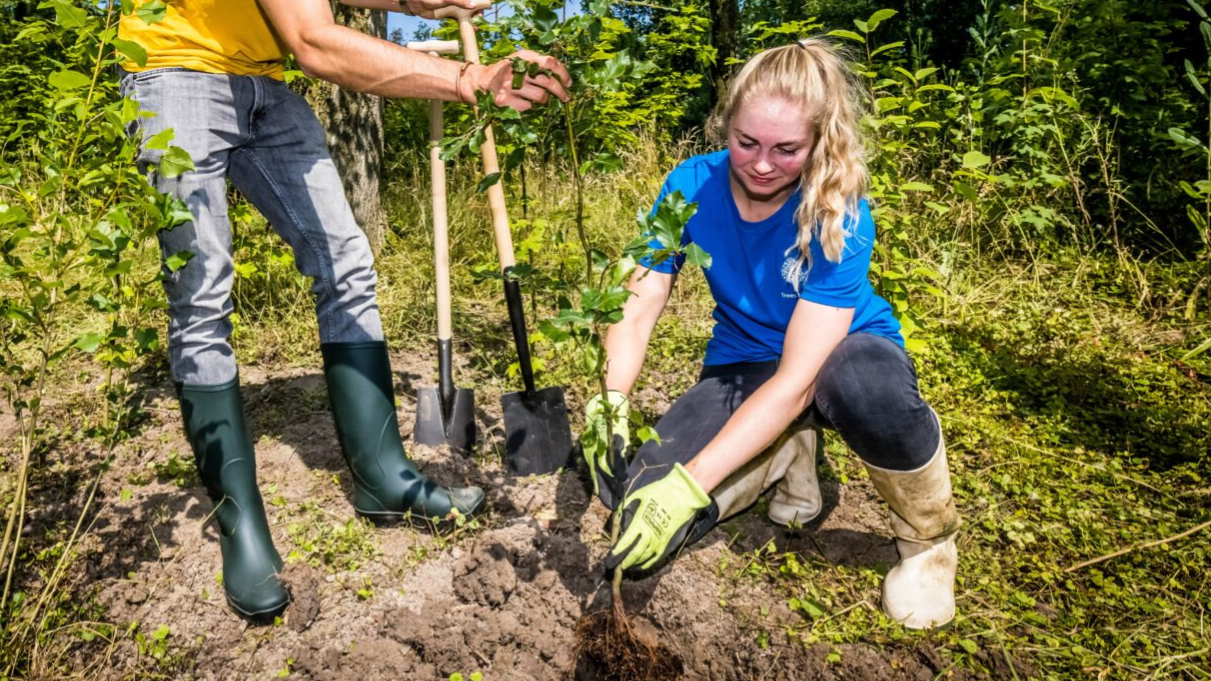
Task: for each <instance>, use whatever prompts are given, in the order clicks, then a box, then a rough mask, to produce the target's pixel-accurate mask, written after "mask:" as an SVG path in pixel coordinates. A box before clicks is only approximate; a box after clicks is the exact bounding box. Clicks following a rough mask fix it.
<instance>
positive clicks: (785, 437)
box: [711, 427, 820, 524]
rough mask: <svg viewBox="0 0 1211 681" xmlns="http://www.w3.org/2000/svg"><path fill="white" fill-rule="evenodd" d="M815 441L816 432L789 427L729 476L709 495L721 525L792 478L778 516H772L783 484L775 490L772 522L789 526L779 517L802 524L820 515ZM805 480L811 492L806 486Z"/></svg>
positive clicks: (772, 504)
mask: <svg viewBox="0 0 1211 681" xmlns="http://www.w3.org/2000/svg"><path fill="white" fill-rule="evenodd" d="M818 441H819V440H818V436H817V432H816V431H815V430H812V429H810V428H799V429H796V428H794V427H792V428H791V429H790V430H787V431H786V432H785V433H783V434H782V435H781V436H780V437H779V438H778V439H777V440H775V441H774V444H772V445H770V446H769V448H768V449H766V450H765V451H764V452H762V453H761V454H759V455H758V456H757V457H756V458H754V459H753V460H751V461H749V462H748V463H746V464H745V465H744V466H742V467H741V468H740V470H738V471H736V472H735V473H732V474H731V475H730V476H728V478H727V479H726V480H724V481H723V483H722V484H720V485H719V486H718V487H716V488H715V490H714V492H713V493H712V494H711V496H712V497H713V498H714V499H715V504H716V505H717V506H718V507H719V520H720V522H722V521H724V520H727V519H728V518H730V517H732V516H734V515H736V514H737V513H739V512H741V511H743V510H744V509H746V508H748V507H749V506H751V505H752V504H753V502H755V501H757V497H759V496H761V493H762V492H764V491H765V490H767V489H769V488H770V487H771V486H772V485H774V484H775V483H777V482H779V481H782V482H783V483H784V484H785V483H786V482H787V479H790V478H792V476H793V478H794V480H795V484H794V485H792V486H791V487H790V488H789V489H792V490H793V491H794V492H793V494H784V495H783V498H784V501H783V502H782V503H781V504H780V505H779V506H778V508H779V511H778V515H777V517H775V515H774V508H775V502H776V500H777V499H778V498H779V496H778V494H779V492H780V491H781V490H782V488H783V486H784V484H780V485H778V491H776V492H775V494H774V498H775V502H771V503H770V517H771V518H772V519H774V521H775V522H781V523H783V524H789V522H786V521H783V520H781V518H783V517H790V518H791V519H795V518H796V517H797V518H798V520H797V522H800V523H803V522H807V521H808V520H811V519H812V518H815V517H816V516H817V515H819V513H820V488H819V486H818V485H816V442H818ZM804 469H807V470H806V471H805V470H804ZM808 481H810V483H811V489H808V488H807V486H806V483H807V482H808ZM813 500H814V506H813V505H812V504H813Z"/></svg>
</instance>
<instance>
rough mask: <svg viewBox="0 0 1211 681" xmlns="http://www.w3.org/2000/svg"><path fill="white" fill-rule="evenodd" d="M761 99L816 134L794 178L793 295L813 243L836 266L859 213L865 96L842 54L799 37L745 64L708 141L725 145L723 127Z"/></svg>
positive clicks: (863, 168)
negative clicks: (796, 110)
mask: <svg viewBox="0 0 1211 681" xmlns="http://www.w3.org/2000/svg"><path fill="white" fill-rule="evenodd" d="M765 97H778V98H781V99H785V100H787V101H789V102H796V103H799V104H801V105H802V106H803V110H804V111H806V112H808V114H807V115H808V120H807V121H806V123H807V125H809V126H811V127H812V129H813V131H814V133H815V140H814V142H813V146H812V149H811V150H810V152H809V154H808V158H807V162H806V163H805V164H804V165H803V175H802V177H801V178H800V191H801V195H802V200H801V202H800V204H799V209H798V210H797V211H795V222H796V224H798V226H799V236H798V238H797V240H796V243H795V246H793V247H791V248H790V249H787V253H790V252H791V251H792V250H794V248H796V247H797V248H798V249H799V260H798V262H797V263H796V264H795V268H794V271H793V272H791V276H790V277H788V278H789V279H790V280H791V281H793V282H796V284H795V287H796V289H797V288H798V282H799V280H800V276H801V274H802V272H803V268H804V266H805V263H806V267H807V268H808V269H810V268H811V250H810V246H811V243H812V239H819V240H820V246H821V248H822V249H823V251H824V257H825V258H827V259H828V260H829V261H831V262H840V261H841V251H842V249H843V248H844V246H845V237H846V236H847V234H846V231H845V220H846V217H853V216H856V215H857V211H858V202H859V201H861V199H862V197H863V196H864V195H865V194H866V188H867V183H868V181H869V175H868V173H867V170H866V142H865V139H864V136H863V135H862V131H861V128H860V121H861V120H862V115H863V113H864V112H865V108H866V102H867V101H868V99H869V98H868V96H867V92H866V89H865V87H864V86H863V84H862V82H861V81H860V80H858V77H857V76H856V74H855V73H854V71H853V69H852V68H851V67H850V61H849V59H847V58H846V57H845V55H844V54H843V53H842V51H841V49H840V48H838V47H837V46H836V45H834V44H833V43H832V42H830V41H828V40H825V39H823V38H805V39H803V40H800V41H798V42H796V43H791V44H790V45H784V46H782V47H775V48H772V49H768V50H765V51H764V52H761V53H760V54H758V55H757V56H755V57H753V58H752V59H749V60H748V62H747V63H746V64H745V65H744V67H743V68H742V69H740V73H738V74H736V76H735V78H733V79H732V82H731V83H730V84H729V86H728V91H727V94H726V95H725V96H724V97H723V99H721V100H720V102H719V105H718V107H717V108H716V110H715V113H714V114H713V115H712V116H711V120H710V122H709V123H708V132H709V134H710V136H711V138H712V139H714V140H715V141H716V142H721V143H726V140H727V130H728V126H729V125H730V124H731V121H732V118H733V117H734V116H735V114H736V112H737V111H739V110H740V107H742V106H744V104H745V103H747V102H751V101H755V100H758V99H761V98H765Z"/></svg>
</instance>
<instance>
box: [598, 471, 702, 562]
mask: <svg viewBox="0 0 1211 681" xmlns="http://www.w3.org/2000/svg"><path fill="white" fill-rule="evenodd" d="M710 505H711V498H710V496H708V495H707V493H706V492H704V491H702V487H701V486H700V485H699V484H698V482H697V481H696V480H694V478H693V476H691V475H690V474H689V472H688V471H686V470H685V468H683V467H682V466H681V464H679V463H677V464H673V470H672V471H670V472H669V474H668V475H666V476H664V477H663V478H661V479H659V480H657V481H656V482H653V483H651V484H649V485H646V486H644V487H640V488H639V489H637V490H634V491H632V492H631V493H629V494H627V495H626V498H624V499H623V500H622V504H621V505H620V506H619V507H618V510H617V511H616V512H618V513H622V520H621V522H622V528H621V532H620V535H619V537H618V541H617V543H615V544H614V547H613V548H611V549H610V553H609V555H607V556H606V559H605V566H606V570H609V571H612V570H614V568H616V567H619V566H621V567H622V569H623V570H628V569H630V568H632V567H638V568H639V569H641V570H646V569H648V568H650V567H652V566H653V565H655V564H656V562H657V561H659V560H660V559H661V558H663V557H664V556H665V555H667V554H668V553H669V552H670V551H672V550H675V549H676V548H677V547H678V546H679V545H680V544H681V542H683V541H685V537H686V534H688V532H689V529H690V526H691V524H692V523H693V522H694V518H695V517H696V516H697V515H698V512H699V511H701V510H702V509H704V508H706V507H707V506H710ZM632 521H636V522H632Z"/></svg>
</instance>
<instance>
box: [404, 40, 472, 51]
mask: <svg viewBox="0 0 1211 681" xmlns="http://www.w3.org/2000/svg"><path fill="white" fill-rule="evenodd" d="M404 47H406V48H408V49H409V50H416V51H417V52H427V53H429V54H458V50H459V47H458V41H457V40H413V41H412V42H409V43H405V44H404Z"/></svg>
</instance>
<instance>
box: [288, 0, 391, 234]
mask: <svg viewBox="0 0 1211 681" xmlns="http://www.w3.org/2000/svg"><path fill="white" fill-rule="evenodd" d="M332 4H333V7H332V13H333V15H334V16H335V17H336V21H337V23H340V24H342V25H345V26H348V27H349V28H352V29H356V30H358V31H362V32H363V33H367V34H369V35H372V36H375V37H377V38H386V36H387V17H386V13H385V12H375V11H371V10H364V9H357V8H354V7H348V6H346V5H343V4H340V3H336V2H334V3H332ZM305 96H306V97H307V101H308V103H310V104H311V108H313V109H315V113H316V115H317V116H318V117H319V119H320V122H321V123H323V124H324V129H325V130H327V132H328V150H329V152H330V153H331V154H332V160H333V161H334V162H335V163H336V168H337V170H338V171H339V172H340V174H341V181H342V183H344V185H345V196H347V197H348V198H349V204H350V205H351V206H352V207H353V216H354V217H355V218H357V224H358V225H360V226H361V228H362V231H363V232H365V233H366V237H367V238H369V239H370V245H371V247H372V248H373V249H374V250H375V251H376V252H377V251H378V249H379V247H380V246H382V245H383V240H384V239H385V237H386V234H387V215H386V213H385V212H384V211H383V205H382V200H381V191H380V190H381V185H380V174H381V170H382V161H383V100H382V98H381V97H376V96H374V95H364V94H359V93H356V92H350V91H348V90H342V89H341V88H339V87H337V86H335V85H333V84H332V83H328V82H325V81H320V80H317V81H314V82H313V83H312V84H311V85H310V87H308V88H307V90H306V94H305Z"/></svg>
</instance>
